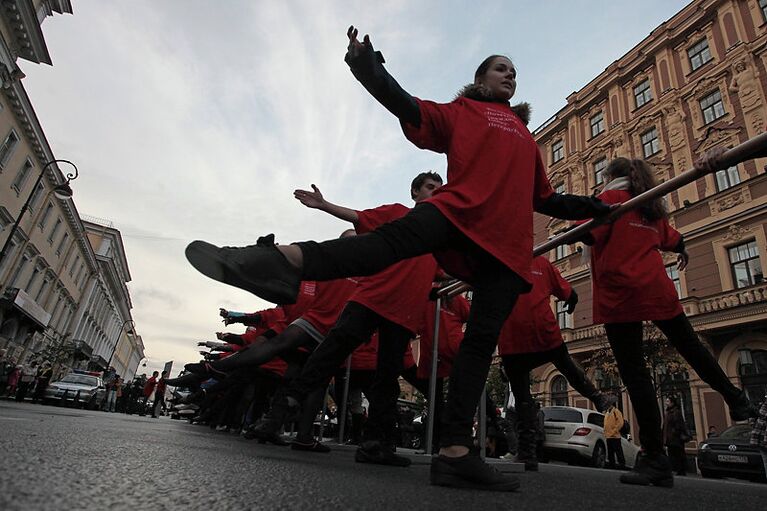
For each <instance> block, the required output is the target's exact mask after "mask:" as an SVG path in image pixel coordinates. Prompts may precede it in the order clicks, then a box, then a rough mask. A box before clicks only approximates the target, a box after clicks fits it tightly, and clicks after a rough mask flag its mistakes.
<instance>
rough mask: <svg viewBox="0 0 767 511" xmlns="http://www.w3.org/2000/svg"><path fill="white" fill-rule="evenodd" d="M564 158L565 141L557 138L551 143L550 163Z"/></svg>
mask: <svg viewBox="0 0 767 511" xmlns="http://www.w3.org/2000/svg"><path fill="white" fill-rule="evenodd" d="M564 159H565V141H564V140H563V139H561V138H560V139H559V140H557V141H556V142H554V143H553V144H552V145H551V164H552V165H553V164H555V163H559V162H560V161H562V160H564Z"/></svg>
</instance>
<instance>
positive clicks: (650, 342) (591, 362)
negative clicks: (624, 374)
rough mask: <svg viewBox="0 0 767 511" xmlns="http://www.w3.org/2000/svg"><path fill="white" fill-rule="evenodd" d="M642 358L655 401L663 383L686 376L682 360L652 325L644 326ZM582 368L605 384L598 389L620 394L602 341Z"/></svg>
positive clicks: (616, 374)
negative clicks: (648, 372)
mask: <svg viewBox="0 0 767 511" xmlns="http://www.w3.org/2000/svg"><path fill="white" fill-rule="evenodd" d="M642 355H643V356H644V363H645V366H646V367H647V368H648V369H649V370H650V375H651V376H652V381H653V387H654V388H655V395H656V396H657V397H660V395H661V393H662V391H663V386H664V384H665V383H667V382H671V381H672V380H673V379H674V376H676V375H681V374H684V373H686V372H687V365H686V364H685V362H684V359H682V357H681V356H680V355H679V353H678V352H677V351H676V349H674V347H672V346H671V345H669V343H668V341H667V340H666V338H665V337H664V336H663V334H662V333H661V332H660V330H658V328H657V327H656V326H655V325H654V324H652V323H650V324H649V325H645V328H644V342H643V343H642ZM583 365H584V366H585V367H586V368H588V369H593V370H594V371H595V372H596V373H597V376H596V379H597V380H598V381H599V380H601V381H602V382H606V383H607V384H602V385H601V387H602V388H603V389H605V390H608V389H613V390H620V391H621V392H622V391H623V389H624V386H623V384H622V382H621V381H620V374H619V372H618V366H617V365H616V363H615V357H613V352H612V349H611V348H610V345H609V344H608V343H607V341H606V340H605V341H604V342H603V343H602V344H601V345H600V346H599V348H597V349H596V350H594V351H593V352H591V354H590V355H589V356H588V358H586V359H585V360H584V361H583ZM600 376H601V378H600Z"/></svg>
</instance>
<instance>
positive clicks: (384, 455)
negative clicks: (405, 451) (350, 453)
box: [354, 440, 411, 467]
mask: <svg viewBox="0 0 767 511" xmlns="http://www.w3.org/2000/svg"><path fill="white" fill-rule="evenodd" d="M354 461H356V462H357V463H374V464H376V465H389V466H392V467H409V466H410V463H411V461H410V458H406V457H404V456H400V455H398V454H395V453H394V449H393V448H392V447H391V446H390V445H388V444H385V443H383V442H379V441H377V440H368V441H367V442H362V445H360V446H359V447H358V448H357V452H356V453H355V454H354Z"/></svg>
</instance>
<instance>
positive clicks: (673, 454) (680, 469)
mask: <svg viewBox="0 0 767 511" xmlns="http://www.w3.org/2000/svg"><path fill="white" fill-rule="evenodd" d="M667 449H668V457H669V461H670V462H671V469H672V470H673V471H674V472H676V474H677V475H680V476H686V475H687V454H686V453H685V452H684V446H681V445H669V446H667Z"/></svg>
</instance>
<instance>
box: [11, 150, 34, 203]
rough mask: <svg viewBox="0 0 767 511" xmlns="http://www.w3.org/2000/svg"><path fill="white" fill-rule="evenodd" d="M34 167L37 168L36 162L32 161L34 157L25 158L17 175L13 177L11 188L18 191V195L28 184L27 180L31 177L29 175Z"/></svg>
mask: <svg viewBox="0 0 767 511" xmlns="http://www.w3.org/2000/svg"><path fill="white" fill-rule="evenodd" d="M33 168H35V164H34V163H33V162H32V159H31V158H27V159H25V160H24V163H23V164H22V165H21V167H20V168H19V171H18V172H17V173H16V177H15V178H13V182H11V189H13V190H14V191H15V192H16V195H20V194H21V190H23V189H24V186H25V185H26V184H27V180H28V179H29V175H30V173H31V172H32V169H33ZM25 169H26V171H25Z"/></svg>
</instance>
